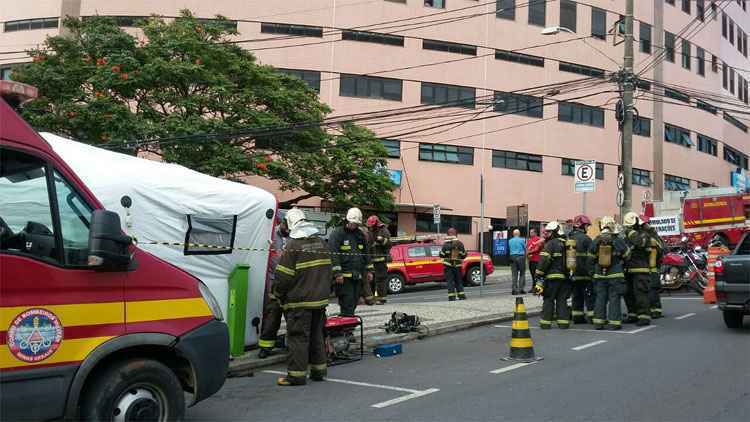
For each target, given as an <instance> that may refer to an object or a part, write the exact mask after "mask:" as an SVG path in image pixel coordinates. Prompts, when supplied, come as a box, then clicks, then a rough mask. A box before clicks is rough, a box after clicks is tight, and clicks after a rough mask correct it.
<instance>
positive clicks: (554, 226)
mask: <svg viewBox="0 0 750 422" xmlns="http://www.w3.org/2000/svg"><path fill="white" fill-rule="evenodd" d="M544 230H545V231H547V232H550V233H553V232H555V231H556V232H557V234H559V235H562V234H563V231H562V227H561V226H560V223H558V222H557V221H550V222H549V223H547V225H546V226H544Z"/></svg>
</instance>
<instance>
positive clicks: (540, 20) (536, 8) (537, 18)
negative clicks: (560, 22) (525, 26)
mask: <svg viewBox="0 0 750 422" xmlns="http://www.w3.org/2000/svg"><path fill="white" fill-rule="evenodd" d="M529 25H537V26H546V25H547V2H546V1H535V2H531V3H529Z"/></svg>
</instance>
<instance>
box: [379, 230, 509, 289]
mask: <svg viewBox="0 0 750 422" xmlns="http://www.w3.org/2000/svg"><path fill="white" fill-rule="evenodd" d="M441 248H442V244H441V243H438V242H433V241H426V242H412V243H400V244H395V245H393V247H392V248H391V259H392V261H391V262H390V263H389V264H388V291H389V292H390V293H399V292H401V291H403V290H404V287H406V286H409V285H414V284H419V283H427V282H443V281H445V277H444V275H443V260H442V258H440V249H441ZM479 261H480V255H479V252H467V256H466V259H464V262H463V265H462V266H461V276H462V277H463V279H464V285H466V286H478V285H479V284H480V283H481V281H482V275H481V270H480V267H479ZM494 270H495V269H494V267H493V265H492V260H491V259H490V257H489V256H488V255H485V256H484V275H485V277H486V276H488V275H490V274H492V272H493V271H494Z"/></svg>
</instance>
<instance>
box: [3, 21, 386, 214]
mask: <svg viewBox="0 0 750 422" xmlns="http://www.w3.org/2000/svg"><path fill="white" fill-rule="evenodd" d="M181 16H182V17H181V18H179V19H176V20H173V21H170V22H165V21H164V20H162V19H159V18H157V17H153V18H150V19H148V20H145V21H143V22H140V24H139V27H140V31H139V35H132V34H130V33H127V32H125V31H123V30H122V29H120V28H119V27H118V26H117V25H116V23H115V21H114V20H112V19H111V18H106V17H91V18H86V19H83V20H81V19H75V18H67V19H65V21H64V25H65V26H66V27H67V28H68V29H69V35H67V36H56V37H51V38H48V39H47V41H46V42H45V45H44V46H43V47H42V48H40V49H37V50H32V51H30V54H31V55H32V57H33V62H32V63H29V64H28V65H25V66H22V67H20V68H18V69H17V70H16V71H15V72H14V76H13V77H14V79H16V80H18V81H20V82H25V83H29V84H32V85H34V86H36V87H37V88H39V98H38V99H36V100H34V101H32V102H30V103H28V104H27V105H26V108H25V110H24V117H25V118H26V119H27V120H28V121H29V122H30V123H31V124H32V126H34V127H35V128H37V129H38V130H46V131H50V132H55V133H58V134H62V135H65V136H69V137H72V138H74V139H77V140H79V141H82V142H86V143H90V144H95V145H96V144H104V143H106V144H107V145H109V146H111V145H113V144H114V145H115V146H117V145H118V143H121V144H122V150H127V151H129V152H136V153H137V152H144V151H146V152H150V153H153V154H158V155H159V156H161V158H162V159H163V160H165V161H169V162H175V163H179V164H181V165H184V166H187V167H189V168H192V169H194V170H197V171H200V172H203V173H207V174H210V175H213V176H219V177H225V178H230V179H234V180H239V179H241V178H242V177H244V176H248V175H260V176H264V177H267V178H270V179H273V180H276V181H277V182H278V183H279V184H280V186H281V189H282V190H285V191H295V192H299V191H304V192H306V193H302V194H300V196H299V197H297V198H295V199H294V200H292V201H289V202H287V203H284V204H282V206H290V205H292V204H293V203H295V202H297V201H299V200H302V199H306V198H310V197H320V198H322V199H324V200H328V201H331V202H333V203H334V204H335V205H336V206H340V207H345V206H349V205H359V206H371V207H375V208H378V209H389V208H391V207H392V195H391V190H392V188H393V186H392V185H391V183H390V181H389V179H388V175H387V173H386V172H385V171H384V170H383V168H384V167H385V165H386V162H385V157H386V151H385V149H384V147H383V146H382V144H381V143H380V141H379V140H378V139H377V138H376V137H375V136H374V134H373V133H372V132H370V131H369V130H367V129H365V128H362V127H359V126H356V125H353V124H348V125H343V126H342V127H341V128H340V131H339V132H338V133H331V132H328V131H325V130H323V129H322V128H321V127H320V126H318V124H317V123H319V122H321V121H322V120H323V119H324V118H325V117H326V115H327V114H328V113H329V112H330V109H329V108H328V107H327V106H326V105H325V104H323V103H321V102H320V101H319V99H318V96H317V94H316V92H315V91H313V90H312V89H310V88H309V87H308V86H307V84H306V83H305V82H303V81H301V80H300V79H298V78H295V77H290V76H287V75H284V74H281V73H279V72H276V71H275V70H274V68H272V67H270V66H263V65H259V64H257V63H256V61H255V57H254V56H253V55H252V54H251V53H249V52H248V51H246V50H244V49H243V48H242V47H240V46H239V45H237V44H234V43H232V42H229V41H230V40H231V35H236V31H235V30H233V29H230V28H231V25H227V23H228V21H227V20H226V18H223V17H221V16H217V17H216V19H215V20H212V21H210V22H207V21H203V20H198V19H196V18H195V17H193V16H192V14H191V13H190V12H188V11H183V12H182V13H181ZM299 122H304V123H306V124H305V125H302V126H301V127H299V128H297V129H294V130H288V127H289V125H290V124H296V123H299ZM271 129H273V130H271ZM282 129H283V130H282ZM216 133H225V134H232V135H231V136H229V135H226V136H221V137H217V136H196V134H198V135H200V134H216ZM239 133H241V134H242V135H239ZM260 135H262V136H260ZM181 137H184V139H180V138H181ZM147 140H161V141H160V142H152V143H143V142H137V141H147ZM133 145H135V146H136V149H135V151H133V150H132V149H131V147H132V146H133Z"/></svg>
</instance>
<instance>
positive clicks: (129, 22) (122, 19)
mask: <svg viewBox="0 0 750 422" xmlns="http://www.w3.org/2000/svg"><path fill="white" fill-rule="evenodd" d="M92 17H94V16H83V17H82V20H84V21H86V20H88V19H91V18H92ZM107 17H108V18H110V19H114V21H115V24H116V25H117V26H119V27H121V28H135V27H137V26H138V25H139V24H140V23H141V21H145V20H147V19H148V16H121V15H118V16H112V15H109V16H107ZM204 21H205V22H206V23H210V22H211V21H212V19H204ZM229 22H233V23H234V29H237V22H236V21H229ZM229 22H227V23H229ZM227 26H229V25H227Z"/></svg>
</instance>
